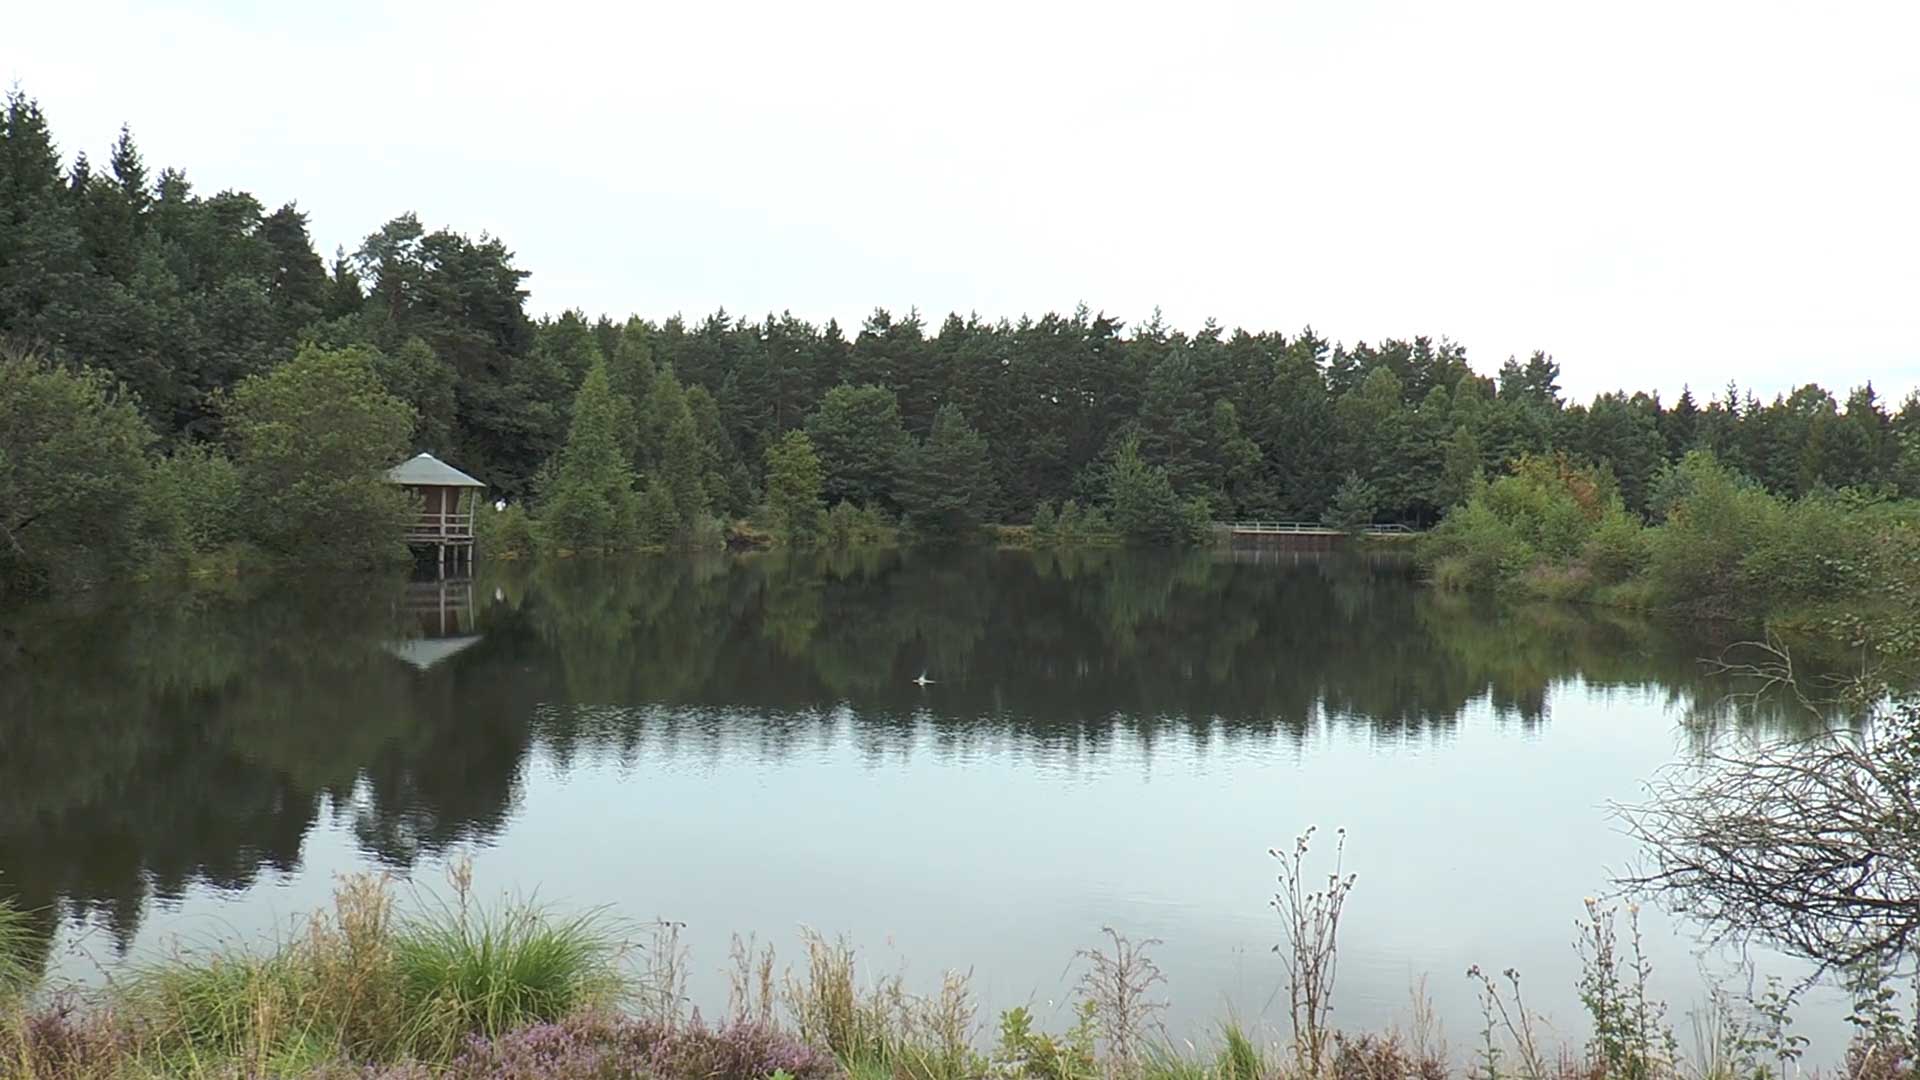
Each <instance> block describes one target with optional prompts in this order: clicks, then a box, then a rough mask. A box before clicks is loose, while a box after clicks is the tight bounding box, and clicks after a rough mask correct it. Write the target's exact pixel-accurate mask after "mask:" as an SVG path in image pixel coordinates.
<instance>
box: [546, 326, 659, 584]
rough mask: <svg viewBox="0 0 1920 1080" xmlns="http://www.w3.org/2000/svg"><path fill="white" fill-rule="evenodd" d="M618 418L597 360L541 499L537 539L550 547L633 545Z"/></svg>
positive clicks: (629, 476)
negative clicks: (549, 481)
mask: <svg viewBox="0 0 1920 1080" xmlns="http://www.w3.org/2000/svg"><path fill="white" fill-rule="evenodd" d="M619 418H620V412H619V408H618V406H617V405H616V403H615V400H614V395H613V388H612V386H611V385H610V383H609V382H608V379H607V367H606V364H605V363H604V362H599V361H596V362H595V363H594V365H593V366H592V367H591V368H589V369H588V370H587V376H586V378H585V379H583V380H582V381H581V383H580V390H579V392H578V393H577V394H575V395H574V399H573V421H572V424H571V425H570V427H569V428H568V430H567V441H566V444H565V445H564V446H563V447H562V448H561V449H560V452H559V454H558V456H557V458H556V459H555V463H554V468H553V479H552V482H551V483H550V484H549V485H548V488H547V491H546V494H545V497H544V498H543V499H542V501H541V506H540V529H541V540H542V541H543V542H544V543H545V544H547V545H548V546H550V547H552V548H555V549H560V550H566V551H575V552H582V553H586V552H602V551H610V550H614V549H617V548H621V547H625V546H627V545H629V544H631V543H632V542H633V539H634V534H635V526H636V518H637V516H638V507H637V504H636V499H635V496H634V490H633V469H632V467H631V466H629V465H628V464H627V460H626V456H625V455H624V454H623V453H622V452H621V449H620V436H619V432H618V430H617V427H618V424H619Z"/></svg>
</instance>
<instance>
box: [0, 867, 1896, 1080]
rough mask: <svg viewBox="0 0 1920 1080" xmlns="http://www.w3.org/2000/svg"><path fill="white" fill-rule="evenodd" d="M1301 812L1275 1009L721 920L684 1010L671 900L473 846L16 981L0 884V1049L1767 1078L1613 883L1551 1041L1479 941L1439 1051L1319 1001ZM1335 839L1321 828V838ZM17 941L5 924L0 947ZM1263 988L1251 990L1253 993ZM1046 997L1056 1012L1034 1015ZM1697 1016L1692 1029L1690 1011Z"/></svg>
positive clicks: (54, 1071) (1785, 1062)
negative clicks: (994, 982) (426, 876)
mask: <svg viewBox="0 0 1920 1080" xmlns="http://www.w3.org/2000/svg"><path fill="white" fill-rule="evenodd" d="M1312 835H1313V833H1312V831H1311V830H1310V831H1309V832H1308V833H1307V834H1306V835H1304V836H1302V837H1300V838H1299V839H1298V840H1297V841H1296V842H1295V844H1294V845H1293V846H1292V847H1291V848H1290V849H1288V850H1285V851H1281V850H1276V851H1274V852H1272V853H1271V854H1272V856H1273V857H1274V858H1275V860H1276V861H1277V863H1278V864H1279V867H1280V873H1279V875H1278V882H1279V888H1278V891H1277V892H1276V893H1275V895H1274V897H1273V902H1272V906H1273V908H1274V909H1275V911H1276V912H1277V914H1278V915H1279V916H1280V918H1279V922H1278V927H1277V929H1278V934H1277V937H1278V938H1279V945H1278V947H1277V948H1276V950H1275V951H1276V952H1277V953H1279V957H1280V960H1279V963H1278V964H1277V965H1276V971H1275V978H1276V981H1278V982H1279V983H1280V985H1281V988H1282V989H1283V990H1284V991H1285V995H1284V1001H1285V1003H1286V1011H1287V1018H1286V1024H1285V1030H1284V1033H1281V1032H1280V1031H1278V1030H1267V1029H1264V1028H1263V1029H1261V1030H1249V1029H1248V1028H1247V1027H1245V1026H1243V1025H1242V1024H1241V1023H1240V1021H1239V1020H1238V1019H1237V1018H1234V1017H1228V1018H1226V1019H1225V1020H1223V1021H1222V1022H1221V1023H1220V1025H1219V1027H1218V1029H1217V1031H1215V1032H1214V1035H1213V1037H1212V1038H1206V1037H1202V1038H1200V1039H1199V1040H1197V1041H1196V1040H1195V1039H1189V1038H1180V1037H1176V1036H1175V1035H1173V1034H1170V1033H1169V1032H1168V1031H1167V1029H1166V1027H1165V1026H1164V1024H1163V1023H1162V1022H1161V1017H1162V1014H1163V1012H1164V1010H1165V1009H1166V1007H1167V1000H1166V996H1165V995H1166V992H1167V987H1166V985H1165V979H1164V977H1163V976H1162V975H1161V972H1160V969H1159V968H1158V966H1157V965H1156V964H1155V962H1154V959H1153V955H1152V954H1153V949H1154V948H1155V947H1156V946H1158V945H1159V944H1160V943H1159V942H1157V941H1151V940H1143V941H1135V940H1130V939H1129V938H1127V937H1126V936H1124V935H1122V934H1120V933H1118V932H1116V931H1114V930H1112V929H1107V930H1105V931H1103V934H1104V936H1103V937H1102V938H1100V939H1099V940H1098V943H1097V944H1095V945H1092V946H1090V947H1088V948H1085V949H1083V950H1081V951H1080V952H1078V953H1076V954H1075V957H1074V958H1073V960H1074V970H1075V972H1076V973H1077V981H1076V983H1075V985H1074V990H1073V992H1072V995H1071V1002H1070V1003H1069V1004H1068V1005H1066V1006H1065V1007H1064V1008H1063V1009H1062V1010H1061V1011H1062V1012H1063V1013H1065V1014H1066V1015H1065V1019H1064V1023H1063V1026H1058V1027H1057V1028H1056V1029H1054V1030H1048V1029H1047V1026H1046V1022H1045V1020H1044V1019H1043V1018H1042V1017H1039V1016H1037V1015H1036V1013H1035V1012H1034V1010H1033V1009H1032V1008H1031V1007H1030V1006H1015V1007H1012V1008H1008V1009H1006V1010H1005V1011H1003V1012H1001V1013H999V1014H998V1015H997V1016H992V1017H984V1016H981V1015H979V1006H978V1003H977V1001H976V1000H975V998H974V996H973V992H972V988H971V985H970V979H971V974H970V973H962V972H947V973H945V974H944V975H942V976H941V978H940V981H939V984H938V986H937V987H936V988H934V989H933V990H932V991H931V992H927V993H916V992H912V991H910V990H909V989H908V988H907V987H906V985H905V982H904V980H903V978H902V977H901V976H900V975H898V974H886V973H874V972H871V971H868V970H866V968H865V966H864V963H863V961H862V960H861V959H860V954H859V953H858V952H857V951H856V949H855V948H854V947H853V945H852V944H851V943H849V942H848V941H846V940H845V939H829V938H827V937H824V936H822V935H820V934H818V933H816V932H813V931H809V930H803V931H802V934H801V939H802V957H801V959H800V961H799V963H798V964H796V965H790V966H787V967H784V968H783V967H780V966H779V965H778V963H777V959H776V956H775V951H774V948H773V947H772V946H771V945H762V944H760V943H758V942H756V941H753V940H742V939H741V938H739V937H737V936H736V937H735V938H734V942H733V947H732V949H731V955H730V957H729V960H730V968H729V975H728V982H729V990H728V1001H727V1007H726V1009H725V1011H724V1013H720V1014H718V1015H720V1016H722V1017H723V1019H721V1020H719V1021H717V1022H710V1021H707V1020H705V1019H703V1017H702V1013H701V1011H700V1010H699V1009H698V1008H697V1007H695V1006H694V1005H693V1003H692V1002H690V1001H689V999H688V995H687V975H688V970H689V963H690V957H689V956H688V952H687V950H686V949H685V947H684V946H682V945H681V944H680V942H679V937H678V930H679V928H678V925H677V924H674V923H671V922H664V921H662V922H656V923H651V924H644V925H641V924H628V923H624V922H622V921H620V920H618V919H617V918H615V917H614V916H612V915H611V914H610V913H608V912H605V911H590V912H587V913H584V914H579V915H564V914H561V913H558V912H556V911H554V910H552V909H548V908H544V907H541V906H538V905H536V904H533V903H531V902H527V901H520V900H514V899H510V898H506V897H503V898H501V899H500V900H498V901H497V902H493V903H487V902H482V901H480V900H477V899H476V898H475V896H474V895H473V888H472V880H473V878H472V864H471V863H470V862H456V863H454V864H453V865H452V866H450V868H449V870H448V880H449V884H450V887H451V890H452V893H453V896H452V898H451V899H435V898H433V897H431V896H427V895H425V894H420V893H415V894H414V895H413V896H412V899H411V902H410V903H408V902H403V901H402V897H401V896H399V895H397V889H396V887H395V884H394V882H393V881H392V879H391V878H389V877H387V876H384V875H381V876H376V875H358V876H353V877H348V878H344V879H342V880H341V881H340V883H339V884H338V886H337V888H336V892H335V897H334V904H333V908H332V909H331V910H329V911H322V912H318V913H315V914H313V915H312V916H310V917H308V918H306V919H305V920H303V921H301V922H300V923H298V924H297V925H296V927H295V929H294V931H293V932H292V933H291V934H290V935H288V936H287V937H286V938H285V939H283V940H282V941H280V942H279V943H278V944H277V945H275V946H274V947H272V948H271V949H267V950H260V949H257V948H254V947H251V946H249V945H247V944H245V943H235V942H225V943H214V944H210V945H208V946H206V947H202V948H197V949H193V950H190V951H187V950H182V951H176V952H175V953H174V954H172V955H170V956H168V957H165V958H162V959H158V960H150V961H145V962H140V963H136V964H133V965H131V966H129V967H128V968H127V969H126V970H125V971H124V972H123V973H120V974H118V975H116V976H115V977H113V978H112V979H110V980H109V982H108V983H107V984H106V985H105V987H104V988H101V989H96V990H91V991H88V990H80V989H72V988H69V989H65V990H48V989H45V988H39V989H36V987H35V980H36V973H34V972H32V971H30V970H28V969H26V968H25V967H24V966H21V965H19V964H12V965H10V966H9V965H8V963H7V960H8V956H9V952H8V951H6V950H7V949H8V948H10V947H14V946H18V945H19V944H20V942H19V941H18V939H19V938H20V937H21V935H24V934H26V933H27V932H28V931H27V930H26V929H25V919H24V918H23V917H22V915H21V913H20V912H18V911H16V910H14V909H12V908H11V907H8V906H5V905H0V1075H5V1076H8V1077H17V1078H20V1080H140V1078H149V1077H151V1078H158V1077H269V1076H271V1077H289V1078H293V1077H329V1078H333V1077H338V1078H346V1077H358V1078H363V1080H373V1078H379V1080H403V1078H404V1080H427V1078H430V1077H449V1078H463V1080H464V1078H473V1080H480V1078H487V1080H536V1078H540V1080H626V1078H634V1080H640V1078H647V1080H834V1078H839V1077H848V1078H854V1080H969V1078H977V1077H995V1078H1001V1080H1016V1078H1028V1080H1105V1078H1112V1077H1133V1078H1138V1080H1281V1078H1302V1080H1304V1078H1319V1077H1328V1078H1337V1080H1403V1078H1404V1080H1415V1078H1417V1080H1441V1078H1443V1077H1448V1076H1456V1075H1457V1076H1463V1077H1469V1078H1474V1080H1499V1078H1501V1077H1511V1078H1516V1080H1522V1078H1523V1080H1604V1078H1613V1077H1632V1078H1640V1080H1663V1078H1672V1080H1779V1078H1782V1077H1785V1076H1788V1075H1792V1074H1794V1073H1795V1072H1797V1071H1798V1070H1799V1069H1800V1062H1799V1059H1800V1058H1801V1056H1802V1054H1803V1052H1804V1049H1805V1046H1806V1041H1805V1040H1804V1039H1802V1038H1800V1037H1798V1036H1796V1035H1794V1034H1793V1032H1792V1023H1793V1018H1792V1009H1793V1006H1794V998H1795V996H1796V992H1788V991H1786V990H1784V989H1783V988H1782V987H1781V986H1780V985H1779V984H1778V983H1776V982H1769V983H1768V984H1767V985H1766V986H1765V988H1764V989H1763V990H1761V991H1759V992H1757V994H1756V993H1753V992H1749V993H1748V994H1747V995H1746V996H1736V995H1733V994H1731V993H1729V992H1728V991H1726V990H1725V989H1724V988H1721V987H1713V988H1712V990H1711V993H1710V995H1709V1000H1710V1002H1711V1016H1710V1017H1709V1018H1708V1020H1707V1021H1706V1023H1705V1026H1704V1030H1705V1031H1707V1032H1708V1033H1709V1035H1708V1037H1706V1038H1704V1039H1696V1049H1695V1050H1694V1051H1693V1053H1692V1054H1691V1055H1687V1054H1683V1053H1682V1052H1681V1050H1680V1049H1679V1047H1680V1042H1679V1039H1678V1038H1677V1037H1676V1035H1675V1034H1674V1031H1673V1029H1672V1027H1671V1026H1670V1024H1669V1021H1668V1020H1667V1015H1666V1013H1667V1009H1666V1005H1665V1004H1664V1003H1662V1002H1660V1001H1658V1000H1655V999H1654V998H1652V997H1651V996H1650V992H1649V989H1648V975H1649V973H1650V969H1649V968H1648V966H1647V963H1646V960H1645V958H1644V956H1643V954H1642V951H1641V944H1640V937H1639V927H1638V919H1637V913H1636V909H1634V908H1633V907H1631V906H1629V907H1627V908H1626V909H1624V918H1622V917H1621V916H1622V914H1623V912H1622V911H1621V910H1620V909H1616V908H1614V907H1611V906H1608V905H1604V904H1601V903H1599V902H1596V901H1588V902H1587V905H1586V910H1585V912H1584V915H1583V918H1582V919H1581V920H1580V921H1579V922H1578V923H1577V924H1576V925H1577V936H1576V940H1575V942H1574V943H1573V944H1574V947H1575V949H1576V950H1577V951H1578V953H1579V956H1580V958H1581V961H1582V974H1581V976H1580V982H1579V993H1580V998H1581V1000H1582V1002H1583V1004H1584V1005H1585V1007H1586V1010H1587V1013H1588V1021H1589V1026H1590V1030H1589V1033H1588V1035H1587V1038H1586V1040H1585V1041H1584V1042H1583V1043H1577V1044H1575V1043H1569V1044H1564V1045H1560V1044H1553V1043H1550V1042H1548V1041H1547V1038H1548V1037H1547V1036H1546V1035H1545V1034H1544V1022H1543V1021H1542V1020H1541V1018H1539V1017H1537V1016H1534V1015H1533V1014H1531V1013H1529V1012H1528V1010H1527V1006H1526V1004H1525V1000H1524V998H1523V996H1522V989H1521V987H1522V983H1521V976H1520V973H1519V972H1518V971H1516V970H1513V969H1508V970H1506V971H1505V972H1503V973H1502V974H1501V975H1499V976H1497V977H1496V976H1493V975H1490V974H1488V973H1486V972H1484V971H1482V970H1481V969H1480V968H1479V967H1474V968H1472V969H1470V970H1469V971H1468V972H1467V973H1466V977H1467V978H1468V979H1470V980H1471V981H1473V982H1474V984H1475V985H1476V986H1477V987H1478V988H1479V993H1480V997H1481V1000H1482V1011H1483V1020H1484V1026H1483V1028H1482V1030H1480V1031H1478V1032H1477V1033H1475V1036H1474V1038H1473V1039H1471V1040H1469V1041H1467V1042H1465V1043H1462V1044H1460V1045H1459V1046H1458V1047H1457V1048H1456V1049H1452V1050H1450V1049H1449V1044H1448V1041H1447V1035H1446V1033H1444V1032H1442V1031H1441V1030H1440V1029H1439V1026H1438V1024H1437V1022H1436V1021H1435V1020H1434V1019H1433V1016H1432V1011H1431V1005H1430V1004H1429V1003H1428V1002H1427V1001H1426V998H1425V993H1424V983H1423V982H1422V983H1416V984H1415V985H1414V986H1413V987H1412V992H1413V993H1412V1001H1413V1008H1412V1015H1410V1016H1409V1017H1408V1018H1407V1021H1408V1022H1407V1024H1406V1025H1405V1026H1401V1027H1396V1028H1394V1029H1391V1030H1387V1031H1380V1032H1368V1033H1360V1032H1351V1031H1344V1030H1340V1029H1339V1028H1338V1027H1337V1026H1336V1025H1335V1024H1334V1022H1333V1010H1332V1001H1333V998H1334V995H1335V993H1336V985H1335V972H1336V968H1337V961H1338V953H1339V933H1340V920H1341V913H1342V907H1343V905H1344V902H1345V900H1346V898H1347V896H1348V894H1349V892H1350V891H1351V890H1352V889H1353V888H1354V886H1355V878H1354V877H1353V875H1351V874H1343V873H1342V871H1341V870H1340V868H1339V864H1338V853H1336V855H1335V864H1334V867H1333V870H1332V872H1331V873H1330V874H1326V875H1324V876H1323V875H1322V874H1320V873H1319V872H1317V871H1315V870H1313V869H1311V868H1310V867H1309V863H1310V861H1311V860H1310V858H1309V844H1310V839H1311V837H1312ZM1341 844H1342V845H1344V837H1342V838H1341ZM17 952H18V950H17V949H13V953H14V954H17ZM1849 989H1850V990H1851V992H1852V995H1853V998H1854V1001H1855V1004H1854V1006H1853V1009H1854V1015H1853V1016H1851V1017H1850V1018H1849V1020H1850V1023H1851V1024H1852V1026H1853V1027H1854V1029H1855V1035H1854V1037H1853V1039H1852V1041H1851V1043H1850V1045H1849V1046H1848V1048H1847V1051H1846V1057H1845V1062H1844V1071H1843V1073H1842V1074H1841V1075H1845V1076H1847V1077H1850V1078H1858V1080H1878V1078H1880V1077H1893V1076H1898V1075H1903V1074H1902V1073H1901V1072H1900V1071H1899V1068H1900V1065H1899V1063H1900V1062H1903V1061H1910V1060H1911V1059H1912V1055H1913V1052H1914V1046H1913V1042H1912V1039H1913V1034H1912V1031H1911V1029H1910V1027H1909V1026H1908V1025H1907V1024H1906V1023H1905V1022H1904V1020H1903V1019H1902V1018H1901V1017H1900V1016H1898V1015H1897V1014H1895V1013H1894V1011H1893V1008H1892V1001H1893V998H1892V992H1891V991H1890V990H1888V989H1887V986H1886V983H1885V981H1884V979H1883V978H1867V979H1864V980H1856V984H1855V985H1852V986H1850V988H1849ZM1279 996H1280V993H1279V991H1276V997H1279ZM1056 1023H1058V1022H1056ZM1696 1034H1697V1033H1696Z"/></svg>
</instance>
